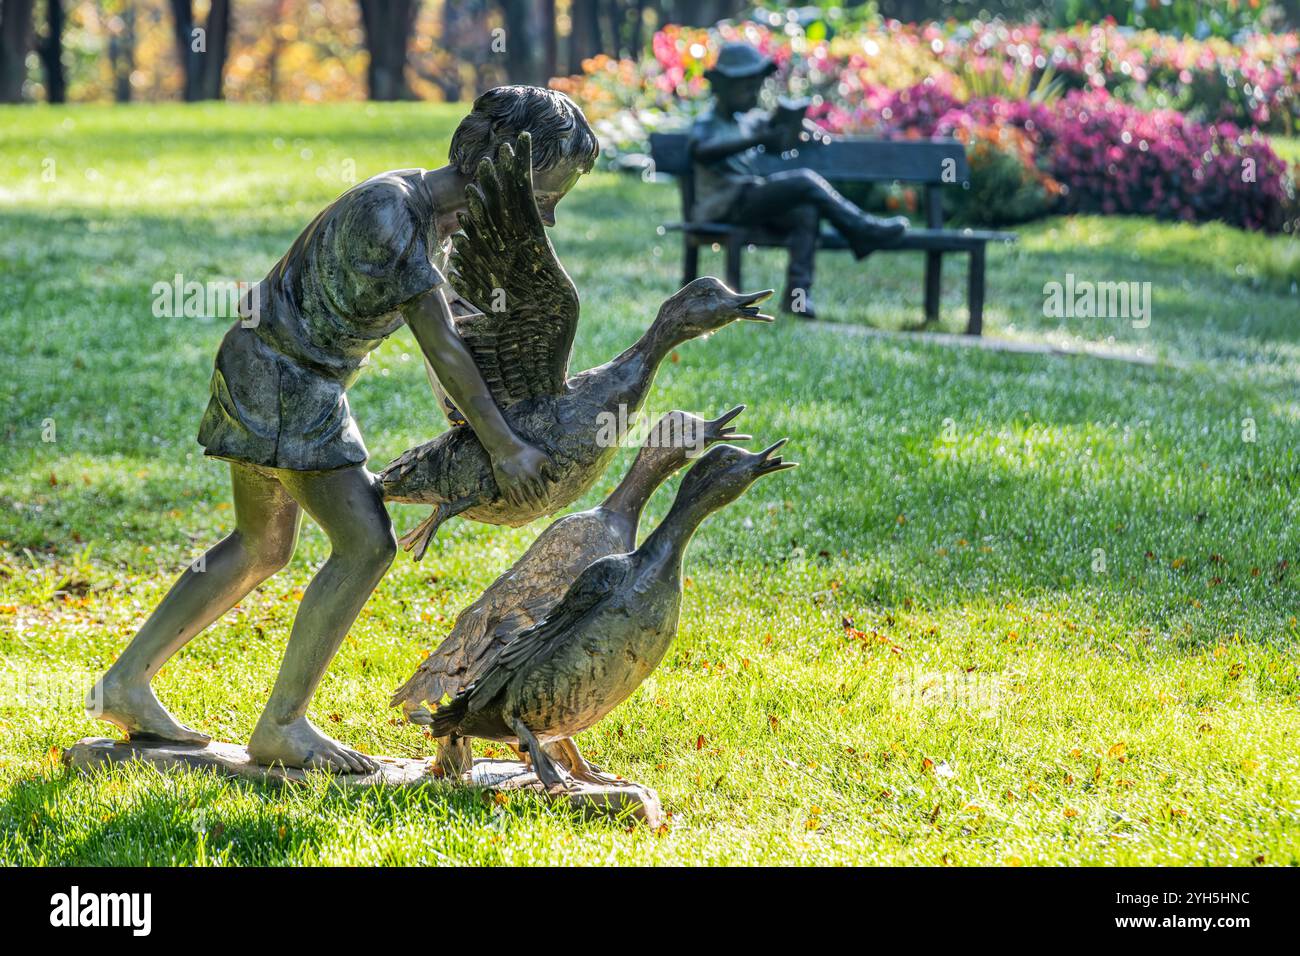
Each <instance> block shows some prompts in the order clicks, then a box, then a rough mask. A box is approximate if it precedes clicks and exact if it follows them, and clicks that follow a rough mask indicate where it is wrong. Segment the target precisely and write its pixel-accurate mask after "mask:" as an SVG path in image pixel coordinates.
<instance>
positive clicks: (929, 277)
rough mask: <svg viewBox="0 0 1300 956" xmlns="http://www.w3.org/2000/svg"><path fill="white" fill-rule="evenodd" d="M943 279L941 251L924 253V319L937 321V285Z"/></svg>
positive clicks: (938, 285)
mask: <svg viewBox="0 0 1300 956" xmlns="http://www.w3.org/2000/svg"><path fill="white" fill-rule="evenodd" d="M942 279H943V253H942V252H927V253H926V254H925V321H926V322H938V321H939V287H940V284H941V282H942Z"/></svg>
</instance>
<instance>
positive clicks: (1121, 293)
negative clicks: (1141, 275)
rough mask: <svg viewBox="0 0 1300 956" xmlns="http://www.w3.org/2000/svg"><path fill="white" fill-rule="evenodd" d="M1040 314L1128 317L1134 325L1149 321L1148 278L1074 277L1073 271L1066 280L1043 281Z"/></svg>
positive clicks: (1110, 317) (1075, 317) (1141, 327)
mask: <svg viewBox="0 0 1300 956" xmlns="http://www.w3.org/2000/svg"><path fill="white" fill-rule="evenodd" d="M1043 315H1045V316H1046V317H1047V318H1049V319H1131V320H1132V322H1133V328H1135V329H1145V328H1146V327H1147V326H1149V325H1150V324H1151V283H1150V282H1090V281H1089V280H1087V279H1081V280H1078V281H1076V280H1075V278H1074V273H1073V272H1067V273H1066V274H1065V282H1064V283H1060V282H1048V283H1045V284H1044V285H1043Z"/></svg>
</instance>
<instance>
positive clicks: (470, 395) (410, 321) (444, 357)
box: [402, 286, 550, 505]
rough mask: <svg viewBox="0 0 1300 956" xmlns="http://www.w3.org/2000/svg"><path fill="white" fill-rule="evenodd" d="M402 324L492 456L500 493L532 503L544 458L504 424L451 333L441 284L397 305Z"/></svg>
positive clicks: (540, 492) (538, 497)
mask: <svg viewBox="0 0 1300 956" xmlns="http://www.w3.org/2000/svg"><path fill="white" fill-rule="evenodd" d="M402 314H403V315H404V316H405V317H406V324H407V325H409V326H410V328H411V332H412V333H413V334H414V335H415V341H416V342H418V343H419V345H420V351H421V352H423V353H424V357H425V358H426V359H427V360H428V362H429V364H430V365H431V366H433V370H434V371H435V372H436V373H437V375H438V381H439V382H441V383H442V387H443V388H445V389H446V390H447V394H448V395H449V396H450V397H451V400H452V401H453V402H454V403H455V404H456V407H457V408H458V409H459V410H460V413H461V414H462V415H464V416H465V420H466V421H467V422H469V426H470V428H472V429H474V434H475V435H476V436H477V437H478V440H479V441H480V442H482V444H483V447H484V448H485V449H486V450H487V453H488V455H489V456H491V458H492V471H493V473H494V475H495V476H496V480H497V485H498V486H499V487H500V489H501V493H502V494H503V495H504V496H505V497H506V498H507V500H509V501H511V502H512V503H514V504H515V505H523V504H536V503H539V502H540V501H542V500H543V499H544V497H545V489H544V486H543V472H544V470H545V469H546V468H548V467H549V465H550V459H549V458H547V457H546V455H545V454H543V453H542V452H541V451H539V450H538V449H537V448H534V447H533V446H532V445H530V444H528V443H527V442H525V441H523V440H522V439H521V438H520V437H519V436H518V435H516V434H515V433H514V431H513V430H512V429H511V428H510V426H509V425H508V424H506V420H505V418H503V417H502V415H501V409H499V408H497V404H496V402H495V401H493V399H492V393H491V392H489V391H488V387H487V385H486V384H485V383H484V381H483V376H482V374H480V372H479V370H478V366H477V365H475V364H474V358H473V356H471V355H470V353H469V349H468V348H466V347H465V342H464V341H463V340H462V339H461V337H460V335H459V333H457V331H456V326H455V324H454V323H453V321H452V317H451V310H450V309H449V307H448V305H447V297H446V295H445V294H444V293H443V290H442V287H441V286H438V287H435V288H433V289H431V290H430V291H428V292H426V293H425V294H424V295H422V296H419V297H417V298H415V299H412V300H411V301H410V302H408V303H407V304H406V305H404V306H402Z"/></svg>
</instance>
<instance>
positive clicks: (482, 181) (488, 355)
mask: <svg viewBox="0 0 1300 956" xmlns="http://www.w3.org/2000/svg"><path fill="white" fill-rule="evenodd" d="M532 166H533V164H532V139H531V137H530V136H529V135H528V134H527V133H522V134H520V136H519V139H518V141H517V143H516V146H515V148H514V149H512V148H511V147H510V146H509V144H504V145H502V146H501V149H500V151H499V152H498V154H497V158H496V160H495V162H494V161H492V160H490V159H486V158H485V159H483V160H482V162H480V163H479V167H478V174H477V177H476V181H475V182H474V183H471V184H470V186H468V187H467V189H466V198H467V200H468V203H469V208H468V210H467V211H466V212H462V213H461V214H460V226H461V234H459V235H457V236H456V237H455V239H454V240H453V243H452V253H451V263H450V264H451V284H452V286H453V287H454V288H455V289H456V291H457V292H458V293H459V294H460V295H461V296H463V297H464V298H465V299H466V300H467V301H468V302H470V303H471V304H472V305H473V306H474V307H475V308H476V309H478V310H479V313H480V314H478V315H468V316H464V317H462V318H459V319H458V320H457V328H458V330H459V331H460V334H461V337H462V338H463V339H464V340H465V343H466V344H467V345H468V346H469V349H470V352H471V353H472V354H473V356H474V361H475V362H476V363H477V365H478V367H479V371H480V372H481V373H482V375H483V379H484V381H485V382H487V385H488V388H489V389H491V391H492V396H493V398H495V399H496V402H497V404H498V405H499V406H501V407H502V408H507V407H509V406H510V405H513V404H514V403H515V402H519V401H522V400H524V399H526V398H535V397H537V396H541V395H555V394H558V393H559V392H560V391H561V390H562V389H563V388H564V383H565V382H566V381H567V380H568V375H569V352H570V351H571V350H572V348H573V333H574V330H575V329H576V328H577V325H578V292H577V290H576V289H575V288H574V287H573V282H572V280H571V279H570V278H569V274H568V273H567V272H565V271H564V267H563V266H562V265H560V261H559V259H557V258H556V256H555V249H554V248H553V247H552V246H551V240H550V239H549V238H548V237H547V235H546V227H545V226H544V225H543V223H542V217H541V214H540V213H539V212H538V211H537V203H536V201H535V200H534V198H533V173H532Z"/></svg>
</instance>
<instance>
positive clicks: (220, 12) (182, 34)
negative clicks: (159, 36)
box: [171, 0, 230, 103]
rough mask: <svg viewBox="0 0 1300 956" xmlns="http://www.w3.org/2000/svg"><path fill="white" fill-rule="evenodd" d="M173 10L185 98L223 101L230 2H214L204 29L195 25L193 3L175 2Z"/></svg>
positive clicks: (218, 0) (183, 95)
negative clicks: (223, 76) (223, 75)
mask: <svg viewBox="0 0 1300 956" xmlns="http://www.w3.org/2000/svg"><path fill="white" fill-rule="evenodd" d="M171 7H172V31H173V35H174V36H175V38H176V54H177V56H178V57H179V58H180V61H181V73H182V75H183V77H184V84H183V86H182V88H181V96H182V97H183V98H184V100H185V102H187V103H196V102H198V101H200V100H219V99H221V96H222V85H221V78H222V74H223V73H224V71H225V68H226V53H227V52H228V50H229V47H230V0H212V4H211V6H210V7H209V8H208V19H207V23H206V24H204V25H202V26H200V25H198V24H197V23H196V22H195V19H194V10H193V8H192V7H191V6H190V0H171Z"/></svg>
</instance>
